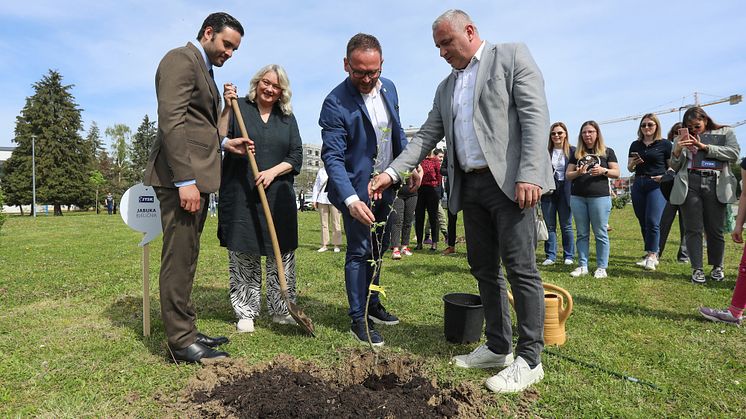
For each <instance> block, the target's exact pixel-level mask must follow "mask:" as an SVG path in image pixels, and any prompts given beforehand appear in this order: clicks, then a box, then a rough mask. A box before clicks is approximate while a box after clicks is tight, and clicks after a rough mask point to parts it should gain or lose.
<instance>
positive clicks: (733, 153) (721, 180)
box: [669, 127, 741, 205]
mask: <svg viewBox="0 0 746 419" xmlns="http://www.w3.org/2000/svg"><path fill="white" fill-rule="evenodd" d="M709 133H710V134H722V135H725V145H722V146H718V145H709V146H708V151H707V158H710V159H717V160H722V161H724V162H725V164H724V165H723V168H722V169H721V170H720V172H719V173H718V174H717V181H716V186H715V190H716V193H717V197H718V201H720V203H723V204H729V203H733V202H736V186H737V184H738V181H737V180H736V177H735V175H733V172H732V171H731V170H730V164H731V163H735V162H737V161H738V155H739V153H740V152H741V147H740V146H739V145H738V141H737V140H736V134H735V133H734V132H733V130H732V129H731V128H729V127H723V128H720V129H716V130H713V131H710V132H709ZM691 159H692V154H691V152H690V151H689V149H686V148H685V149H683V150H682V151H681V154H679V157H675V156H673V155H671V168H672V169H673V170H675V171H676V176H675V177H674V181H673V189H671V197H670V198H669V201H670V202H671V204H672V205H681V204H683V203H684V201H686V195H687V192H688V191H689V171H688V168H687V166H688V165H689V160H691Z"/></svg>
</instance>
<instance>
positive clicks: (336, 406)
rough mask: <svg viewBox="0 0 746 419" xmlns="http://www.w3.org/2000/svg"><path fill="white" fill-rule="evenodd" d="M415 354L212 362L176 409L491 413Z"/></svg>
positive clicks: (196, 413)
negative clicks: (330, 364)
mask: <svg viewBox="0 0 746 419" xmlns="http://www.w3.org/2000/svg"><path fill="white" fill-rule="evenodd" d="M419 367H420V364H419V363H418V362H415V361H414V360H412V359H411V358H408V357H402V356H394V355H381V354H373V353H370V352H364V351H355V352H352V353H350V354H348V356H347V357H345V358H344V359H341V362H340V366H339V367H335V368H325V369H322V368H319V367H317V366H315V365H313V364H310V363H303V362H301V361H299V360H297V359H295V358H292V357H289V356H287V355H280V356H278V357H277V358H275V360H273V361H272V362H270V363H267V364H262V365H257V366H253V367H251V368H248V367H246V366H245V364H243V363H242V362H240V361H235V360H231V361H228V362H220V363H215V364H211V365H207V366H205V367H204V368H203V369H202V370H201V371H200V373H198V375H197V377H196V378H195V379H194V380H192V382H190V384H189V385H188V387H187V389H186V390H185V393H184V395H183V396H182V397H180V400H179V401H178V402H177V403H176V404H174V405H172V406H170V407H169V410H171V412H172V413H174V414H175V415H176V416H182V417H183V416H186V417H236V418H296V417H303V418H332V417H333V418H443V417H446V418H450V417H470V418H471V417H484V416H485V414H486V409H487V407H488V403H489V401H488V400H485V399H484V398H483V396H482V394H483V392H482V391H480V390H478V389H475V388H473V387H471V386H469V385H465V384H462V385H460V386H458V387H456V388H439V387H438V384H437V382H436V381H435V380H434V379H429V378H427V377H425V376H423V375H421V374H420V368H419Z"/></svg>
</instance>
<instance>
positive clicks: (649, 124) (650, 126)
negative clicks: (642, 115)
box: [640, 122, 655, 128]
mask: <svg viewBox="0 0 746 419" xmlns="http://www.w3.org/2000/svg"><path fill="white" fill-rule="evenodd" d="M640 128H655V123H654V122H646V123H644V124H640Z"/></svg>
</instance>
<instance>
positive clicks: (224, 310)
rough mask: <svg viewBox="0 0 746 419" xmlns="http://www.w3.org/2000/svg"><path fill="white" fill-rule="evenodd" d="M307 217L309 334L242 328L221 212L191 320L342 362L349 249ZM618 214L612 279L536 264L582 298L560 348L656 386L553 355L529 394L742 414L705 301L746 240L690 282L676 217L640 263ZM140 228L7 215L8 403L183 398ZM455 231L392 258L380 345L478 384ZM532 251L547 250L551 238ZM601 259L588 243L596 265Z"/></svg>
mask: <svg viewBox="0 0 746 419" xmlns="http://www.w3.org/2000/svg"><path fill="white" fill-rule="evenodd" d="M299 217H300V230H301V231H300V248H299V249H298V252H297V259H298V289H299V299H298V305H299V306H300V307H302V308H303V309H304V311H305V312H306V313H307V314H308V315H309V316H310V317H311V318H312V319H313V321H314V324H315V326H316V338H310V337H306V336H305V335H304V334H303V332H302V330H301V329H300V328H299V327H292V326H278V325H274V324H271V322H270V321H269V319H268V318H267V317H266V315H265V316H263V317H261V318H260V319H259V320H258V321H257V331H256V333H253V334H237V333H235V326H234V324H233V322H234V318H233V311H232V309H231V307H230V302H229V300H228V295H227V293H228V274H227V255H226V251H225V249H223V248H221V247H219V246H218V244H217V239H216V237H215V228H216V218H209V219H208V222H207V225H206V227H205V232H204V234H203V237H202V254H201V257H200V262H199V269H198V273H197V280H196V283H195V288H194V293H193V298H194V302H195V305H196V307H197V313H198V315H199V319H198V326H199V328H200V329H201V330H203V331H205V332H208V333H210V334H221V335H227V336H230V338H231V343H230V344H229V345H226V346H225V347H224V348H225V349H226V350H227V351H228V352H230V353H231V355H232V356H233V357H239V358H243V359H245V360H246V361H247V362H249V363H254V362H259V361H266V360H269V359H271V358H273V357H274V356H275V355H277V354H278V353H281V352H282V353H287V354H290V355H292V356H295V357H297V358H300V359H305V360H313V361H314V362H317V363H318V364H319V365H330V364H332V363H334V362H337V361H338V358H339V355H338V352H337V349H339V348H345V347H355V346H359V345H358V344H356V343H355V342H354V341H353V340H352V338H351V337H350V336H349V334H348V327H349V323H348V318H347V314H346V313H347V299H346V294H345V290H344V271H343V266H344V253H339V254H335V253H333V252H327V253H322V254H319V253H316V249H317V248H318V246H319V243H318V242H319V236H320V233H319V227H318V225H319V222H318V214H317V213H315V212H310V213H309V212H305V213H299ZM611 225H612V227H614V229H613V231H612V232H611V233H610V236H611V258H610V263H609V269H608V272H609V278H608V279H604V280H596V279H593V278H592V276H588V277H582V278H571V277H570V276H569V275H568V273H569V272H570V270H572V268H573V267H571V266H564V265H562V264H556V265H553V266H549V267H546V268H545V267H541V272H542V277H543V279H544V280H545V281H546V282H551V283H554V284H557V285H560V286H562V287H564V288H566V289H567V290H569V291H570V292H571V293H572V295H573V296H574V300H575V311H574V313H573V314H572V316H571V317H570V319H569V320H568V323H567V334H568V341H567V343H566V344H565V345H564V346H563V347H561V348H551V350H552V351H554V352H558V353H560V354H563V355H567V356H570V357H573V358H577V359H580V360H583V361H585V362H589V363H593V364H596V365H598V366H600V367H603V368H605V369H608V370H613V371H617V372H620V373H623V374H625V375H630V376H634V377H636V378H638V379H640V380H643V381H646V382H650V383H653V384H655V385H656V386H658V387H659V390H656V389H653V388H650V387H647V386H644V385H640V384H635V383H632V382H628V381H624V380H621V379H619V378H616V377H614V376H612V375H609V374H607V373H604V372H600V371H598V370H594V369H589V368H587V367H584V366H581V365H579V364H577V363H574V362H572V361H569V360H566V359H564V358H559V357H556V356H552V355H549V354H545V356H544V358H543V363H544V370H545V372H546V377H545V379H544V380H543V381H542V382H541V383H540V384H538V385H537V386H536V389H537V390H538V393H539V398H538V400H536V401H535V402H532V403H531V404H530V405H529V406H528V409H529V411H530V413H532V414H535V415H538V416H545V417H578V416H583V417H611V416H615V417H661V416H695V417H743V416H744V412H746V391H744V384H746V357H745V354H744V350H743V348H744V342H745V337H746V333H745V332H744V330H745V329H744V328H736V327H733V326H729V325H722V324H715V323H710V322H707V321H704V320H703V319H701V318H700V317H699V315H698V314H697V307H698V306H700V305H713V306H719V307H725V306H726V305H727V304H728V303H729V301H730V295H731V292H732V289H733V285H734V281H735V276H736V273H737V267H738V261H739V260H740V256H741V252H742V248H741V247H739V246H737V245H736V244H734V243H732V241H730V240H729V239H728V241H727V246H726V248H727V254H726V264H725V265H726V275H727V277H726V281H725V282H722V283H708V284H707V285H704V286H695V285H692V284H690V282H689V273H690V269H689V266H688V265H682V264H678V263H676V262H675V253H676V246H677V244H678V230H677V224H674V231H672V233H671V240H670V242H669V245H668V246H667V248H666V249H667V253H666V255H664V258H663V260H662V261H661V264H660V266H659V269H658V271H655V272H645V271H643V270H642V269H641V268H639V267H637V266H635V265H634V262H636V261H637V260H639V258H640V257H641V256H642V254H643V245H642V239H641V236H640V232H639V226H638V225H637V220H636V219H635V217H634V215H633V213H632V208H631V206H627V207H626V208H625V209H623V210H616V209H615V210H614V211H613V213H612V216H611ZM462 234H463V233H462V232H461V233H460V235H462ZM140 237H141V234H140V233H137V232H134V231H132V230H130V229H129V228H128V227H127V226H125V225H124V224H123V222H122V220H121V218H119V216H112V217H109V216H107V215H103V214H102V215H98V216H96V215H93V214H68V215H65V216H64V217H39V218H36V219H33V218H30V217H10V218H9V219H8V221H7V223H6V224H5V226H4V228H3V229H2V231H1V232H0V272H2V274H1V275H0V417H15V416H49V417H71V416H75V417H79V416H97V417H107V416H122V415H124V416H146V417H153V416H160V415H163V414H164V412H163V410H162V407H161V404H160V403H161V402H160V400H172V399H174V398H175V397H176V394H177V392H178V391H179V390H180V389H181V388H183V387H184V385H185V384H186V382H187V380H188V379H189V378H190V377H193V376H195V375H197V374H198V373H199V370H200V367H199V366H193V365H181V366H175V365H173V364H170V363H167V362H165V357H166V350H165V337H164V334H163V330H162V324H161V322H160V316H159V313H160V307H159V305H158V299H157V296H158V287H157V283H158V281H157V278H158V268H159V260H160V256H159V255H160V247H161V241H160V239H157V240H155V241H154V242H153V243H152V244H151V259H150V274H151V287H150V292H151V295H152V306H151V308H152V323H153V327H152V330H153V333H152V335H151V336H150V337H148V338H143V336H142V316H141V309H142V277H141V265H140V263H141V261H140V258H141V255H142V249H141V248H140V247H138V246H137V243H138V242H139V240H140ZM458 246H459V247H458V252H459V253H458V254H457V255H455V256H453V257H442V256H440V255H439V254H432V253H430V252H428V251H424V252H417V253H416V254H415V256H413V257H411V258H405V259H404V260H402V261H392V260H391V259H388V258H387V259H386V260H385V263H384V267H383V280H382V284H383V285H384V286H385V287H386V290H387V295H388V298H387V299H386V300H385V301H384V303H385V304H386V306H387V308H389V309H390V310H391V311H392V312H394V313H396V314H397V315H398V316H399V317H400V318H401V319H402V322H401V324H399V325H398V326H388V327H386V326H384V327H382V328H381V331H382V334H383V336H384V338H385V339H386V348H387V349H386V350H388V351H393V352H401V353H407V354H412V355H414V356H417V357H420V358H422V359H423V360H424V361H425V367H426V368H427V370H428V372H429V373H430V374H431V375H433V376H435V377H437V378H438V379H439V381H441V382H446V383H458V382H461V381H471V382H475V383H481V382H482V381H484V380H485V379H486V378H487V377H489V376H490V375H492V374H494V373H495V371H482V370H459V369H455V368H454V367H453V366H452V365H450V364H449V359H450V357H451V356H453V355H455V354H459V353H465V352H468V351H470V350H472V349H473V348H474V346H475V345H453V344H450V343H447V342H446V341H445V339H444V338H443V302H442V296H443V295H444V294H448V293H451V292H471V293H476V292H477V288H476V284H475V281H474V279H473V278H472V277H471V275H470V274H469V272H468V266H467V264H466V258H465V254H464V250H465V247H464V245H463V244H459V245H458ZM442 247H443V246H441V248H442ZM591 247H592V248H593V243H591ZM387 256H388V255H387ZM537 259H538V260H539V261H542V260H543V252H542V251H540V252H538V255H537ZM594 261H595V256H594V257H592V258H591V263H590V268H591V270H593V269H594V268H595V265H594ZM707 273H709V271H708V272H707ZM494 397H495V398H496V399H497V402H498V404H500V405H504V406H514V407H515V406H517V405H518V404H519V403H524V401H522V400H521V398H520V396H515V395H510V396H494ZM524 407H525V406H524ZM739 412H740V413H739ZM498 414H501V412H498V411H496V412H495V415H498Z"/></svg>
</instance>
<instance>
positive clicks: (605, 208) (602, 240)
mask: <svg viewBox="0 0 746 419" xmlns="http://www.w3.org/2000/svg"><path fill="white" fill-rule="evenodd" d="M570 208H571V209H572V216H573V218H575V228H576V229H577V230H578V240H577V245H576V246H577V248H578V266H585V267H587V266H588V254H589V252H590V243H591V227H593V236H594V237H595V238H596V267H598V268H602V269H606V267H607V266H609V233H607V232H606V224H608V223H609V212H610V211H611V197H609V196H598V197H593V198H586V197H582V196H575V195H573V196H572V198H571V199H570Z"/></svg>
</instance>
